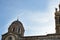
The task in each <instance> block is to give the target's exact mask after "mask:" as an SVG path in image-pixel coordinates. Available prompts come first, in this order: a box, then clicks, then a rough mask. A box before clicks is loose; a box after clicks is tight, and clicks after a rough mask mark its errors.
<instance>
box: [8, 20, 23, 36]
mask: <svg viewBox="0 0 60 40" xmlns="http://www.w3.org/2000/svg"><path fill="white" fill-rule="evenodd" d="M8 32H12V33H16V34H21V35H23V34H24V27H23V24H22V23H21V22H20V21H19V20H16V21H13V22H12V24H11V25H10V26H9V29H8Z"/></svg>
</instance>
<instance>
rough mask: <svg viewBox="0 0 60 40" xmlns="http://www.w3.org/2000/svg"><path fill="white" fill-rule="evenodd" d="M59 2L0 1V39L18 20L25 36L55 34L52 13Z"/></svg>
mask: <svg viewBox="0 0 60 40" xmlns="http://www.w3.org/2000/svg"><path fill="white" fill-rule="evenodd" d="M58 4H59V0H0V39H1V35H2V34H4V33H6V32H7V31H8V27H9V25H10V24H11V23H12V22H13V21H15V20H17V17H18V19H19V20H20V21H21V22H22V23H23V25H24V28H25V36H28V35H29V36H32V35H45V34H51V33H55V21H54V12H55V8H56V7H57V8H58Z"/></svg>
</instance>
